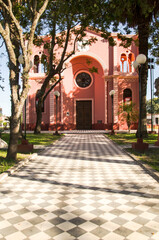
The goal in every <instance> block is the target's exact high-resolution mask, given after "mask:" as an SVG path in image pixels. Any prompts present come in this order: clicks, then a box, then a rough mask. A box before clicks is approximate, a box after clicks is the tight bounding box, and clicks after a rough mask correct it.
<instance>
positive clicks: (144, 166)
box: [104, 135, 159, 183]
mask: <svg viewBox="0 0 159 240" xmlns="http://www.w3.org/2000/svg"><path fill="white" fill-rule="evenodd" d="M104 136H105V137H106V138H107V139H109V140H110V141H111V142H112V143H113V144H114V145H116V146H117V148H118V149H120V150H121V151H122V152H124V153H126V154H127V155H128V156H129V157H130V158H132V159H133V160H134V161H135V162H137V164H138V165H140V167H142V169H144V171H145V172H147V173H148V174H149V175H150V176H151V177H153V178H154V179H155V180H156V181H157V182H158V183H159V172H157V171H156V170H154V169H153V168H152V167H151V166H149V165H148V164H146V163H144V162H142V161H141V160H139V159H138V158H137V157H136V156H135V155H134V154H132V153H129V152H127V151H126V150H125V149H124V148H122V147H121V146H120V145H118V144H117V143H116V142H114V141H113V140H112V139H110V138H108V137H107V136H106V135H104Z"/></svg>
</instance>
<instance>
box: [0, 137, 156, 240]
mask: <svg viewBox="0 0 159 240" xmlns="http://www.w3.org/2000/svg"><path fill="white" fill-rule="evenodd" d="M0 239H7V240H25V239H31V240H36V239H37V240H51V239H53V240H123V239H126V240H149V239H156V240H159V183H158V182H157V181H156V180H154V179H153V178H152V177H151V176H150V175H149V174H148V173H146V172H145V170H144V169H143V168H141V167H140V166H139V165H138V164H137V163H136V162H135V161H134V160H132V159H131V158H130V157H129V156H127V155H126V154H124V152H122V151H121V150H120V149H119V148H118V147H117V146H116V145H114V144H113V143H112V142H111V141H109V140H108V139H107V138H105V137H104V136H103V135H102V134H95V135H93V134H74V135H73V134H68V135H66V136H65V137H64V138H62V139H61V140H60V141H59V142H58V143H57V144H55V145H53V146H51V147H49V148H47V149H46V150H45V151H43V152H41V153H40V154H39V155H38V156H37V157H35V158H34V159H33V160H32V161H30V162H29V163H28V164H27V165H26V166H24V167H22V168H21V169H19V170H18V171H17V172H15V173H14V175H12V176H10V177H8V178H7V179H5V180H4V181H3V182H2V183H0Z"/></svg>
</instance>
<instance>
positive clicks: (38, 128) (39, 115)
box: [34, 97, 43, 134]
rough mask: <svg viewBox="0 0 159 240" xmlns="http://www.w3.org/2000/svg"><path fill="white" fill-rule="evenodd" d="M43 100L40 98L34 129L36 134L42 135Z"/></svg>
mask: <svg viewBox="0 0 159 240" xmlns="http://www.w3.org/2000/svg"><path fill="white" fill-rule="evenodd" d="M42 104H43V103H42V98H41V97H40V98H39V100H38V104H37V106H36V126H35V129H34V133H35V134H40V133H41V122H42Z"/></svg>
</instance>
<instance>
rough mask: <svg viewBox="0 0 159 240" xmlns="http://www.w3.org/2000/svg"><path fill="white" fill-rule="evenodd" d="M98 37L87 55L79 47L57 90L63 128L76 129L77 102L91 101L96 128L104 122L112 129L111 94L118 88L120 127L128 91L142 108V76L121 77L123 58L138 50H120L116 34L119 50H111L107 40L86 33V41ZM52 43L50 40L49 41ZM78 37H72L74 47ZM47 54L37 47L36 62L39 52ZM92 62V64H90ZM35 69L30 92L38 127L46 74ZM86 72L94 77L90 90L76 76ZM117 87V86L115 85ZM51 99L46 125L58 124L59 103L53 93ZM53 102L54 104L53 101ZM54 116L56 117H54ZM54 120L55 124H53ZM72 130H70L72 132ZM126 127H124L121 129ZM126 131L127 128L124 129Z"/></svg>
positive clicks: (31, 116) (31, 109)
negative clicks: (38, 101)
mask: <svg viewBox="0 0 159 240" xmlns="http://www.w3.org/2000/svg"><path fill="white" fill-rule="evenodd" d="M92 36H93V37H95V38H96V39H97V41H96V42H95V43H92V45H91V46H89V47H88V49H87V50H86V51H81V50H79V49H78V45H77V44H76V52H75V55H73V56H72V57H71V58H70V59H68V61H67V62H66V70H65V71H64V72H63V80H62V82H61V84H60V85H59V86H57V88H56V90H58V91H60V93H61V95H60V97H59V99H58V122H59V124H62V125H65V126H69V127H70V128H74V127H75V124H76V101H77V100H91V101H92V124H97V123H98V121H102V123H103V124H106V125H105V128H108V127H109V126H111V120H112V105H111V97H110V96H109V92H110V90H112V89H114V88H116V90H117V93H116V96H115V106H114V113H115V117H114V120H115V121H116V123H118V105H119V104H120V103H121V102H122V100H123V91H124V89H125V88H130V89H131V90H132V101H133V102H136V104H137V106H138V100H139V99H138V80H137V79H138V76H137V74H136V73H134V72H132V73H127V72H126V73H121V72H120V56H121V54H122V53H125V54H126V55H127V56H128V54H130V53H132V52H133V53H134V56H136V55H137V54H138V48H137V47H136V46H135V45H134V44H132V46H131V47H130V48H128V49H125V48H123V47H121V46H120V41H119V40H118V39H117V35H116V34H113V36H114V38H115V40H116V41H117V46H115V47H111V46H109V44H108V41H107V40H104V39H103V38H102V37H101V36H100V34H97V33H95V32H92V31H87V32H86V37H85V39H89V38H90V37H92ZM46 40H47V41H48V39H46ZM73 40H74V36H73V37H72V43H73ZM72 47H73V45H71V44H69V46H68V50H67V52H68V53H69V52H70V51H71V50H72ZM43 51H45V50H44V49H43V46H41V47H40V48H38V47H34V49H33V59H34V56H35V55H38V54H39V52H41V53H42V52H43ZM61 53H62V49H60V48H57V49H56V55H57V57H58V56H59V57H60V56H61ZM88 62H89V63H88ZM92 67H95V68H96V69H97V70H98V72H97V73H95V72H93V73H91V72H90V68H92ZM33 69H34V68H32V69H31V72H30V86H31V88H30V91H29V105H28V107H29V118H28V121H29V123H30V124H35V121H36V112H35V94H36V91H37V90H38V89H39V88H40V86H41V83H40V81H42V79H44V78H45V74H44V73H34V72H33ZM81 71H85V72H87V73H89V74H90V75H91V77H92V85H91V86H89V87H88V88H82V89H81V88H79V87H78V86H77V85H76V83H75V77H76V75H77V74H78V73H79V72H81ZM114 84H115V85H114ZM51 94H52V97H50V95H49V96H48V97H47V100H46V102H45V112H44V113H43V123H44V124H51V125H53V124H55V120H56V119H55V107H56V105H55V99H54V96H53V92H52V93H51ZM50 99H51V100H50ZM50 114H53V115H52V116H53V117H50ZM51 118H52V120H50V119H51ZM69 127H68V128H69ZM120 127H122V126H120ZM124 128H125V126H124Z"/></svg>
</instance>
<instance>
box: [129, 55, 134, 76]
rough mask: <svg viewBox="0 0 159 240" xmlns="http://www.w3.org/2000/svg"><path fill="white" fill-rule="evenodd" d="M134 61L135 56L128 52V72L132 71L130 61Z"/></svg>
mask: <svg viewBox="0 0 159 240" xmlns="http://www.w3.org/2000/svg"><path fill="white" fill-rule="evenodd" d="M134 61H135V57H134V54H133V53H129V55H128V72H132V62H134Z"/></svg>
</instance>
